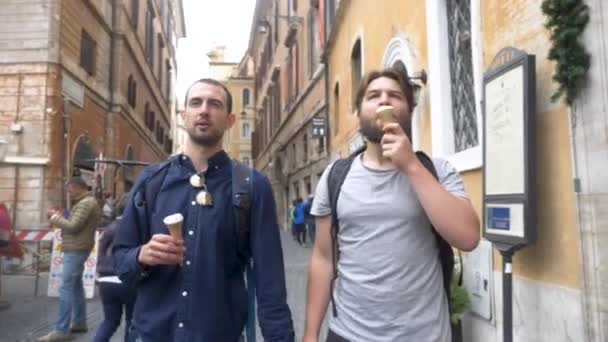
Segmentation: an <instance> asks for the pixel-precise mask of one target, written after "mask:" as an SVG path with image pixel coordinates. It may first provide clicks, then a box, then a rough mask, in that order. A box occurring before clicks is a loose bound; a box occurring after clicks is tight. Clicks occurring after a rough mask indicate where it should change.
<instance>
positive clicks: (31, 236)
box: [15, 230, 55, 241]
mask: <svg viewBox="0 0 608 342" xmlns="http://www.w3.org/2000/svg"><path fill="white" fill-rule="evenodd" d="M54 234H55V232H54V231H52V230H16V231H15V237H16V239H17V241H53V236H54Z"/></svg>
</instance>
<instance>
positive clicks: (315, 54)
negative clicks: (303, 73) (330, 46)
mask: <svg viewBox="0 0 608 342" xmlns="http://www.w3.org/2000/svg"><path fill="white" fill-rule="evenodd" d="M320 51H321V49H320V44H319V21H318V18H317V11H315V10H311V11H310V13H309V14H308V52H309V56H308V59H309V60H310V64H309V66H308V76H309V77H310V78H312V76H313V74H314V72H315V70H317V66H318V65H319V62H320V61H321V55H320Z"/></svg>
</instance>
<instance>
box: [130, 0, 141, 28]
mask: <svg viewBox="0 0 608 342" xmlns="http://www.w3.org/2000/svg"><path fill="white" fill-rule="evenodd" d="M138 21H139V0H131V26H133V28H134V29H137V24H138Z"/></svg>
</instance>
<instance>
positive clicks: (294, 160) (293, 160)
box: [290, 143, 299, 166]
mask: <svg viewBox="0 0 608 342" xmlns="http://www.w3.org/2000/svg"><path fill="white" fill-rule="evenodd" d="M291 148H292V151H293V153H292V154H291V163H290V164H291V165H293V166H296V165H297V164H296V163H297V161H298V159H299V158H298V149H297V148H296V144H295V143H294V144H292V145H291Z"/></svg>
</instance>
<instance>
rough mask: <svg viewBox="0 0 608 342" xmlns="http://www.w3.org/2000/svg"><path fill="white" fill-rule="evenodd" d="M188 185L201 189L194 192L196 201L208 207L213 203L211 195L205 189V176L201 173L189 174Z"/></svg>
mask: <svg viewBox="0 0 608 342" xmlns="http://www.w3.org/2000/svg"><path fill="white" fill-rule="evenodd" d="M190 185H192V186H193V187H194V188H197V189H201V191H199V192H198V193H197V194H196V203H197V204H198V205H200V206H203V207H210V206H212V205H213V197H211V194H210V193H209V192H208V191H207V185H206V184H205V176H204V175H202V174H196V173H195V174H193V175H192V176H190Z"/></svg>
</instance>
